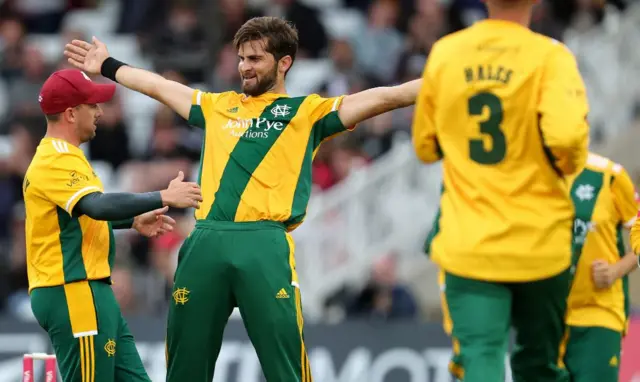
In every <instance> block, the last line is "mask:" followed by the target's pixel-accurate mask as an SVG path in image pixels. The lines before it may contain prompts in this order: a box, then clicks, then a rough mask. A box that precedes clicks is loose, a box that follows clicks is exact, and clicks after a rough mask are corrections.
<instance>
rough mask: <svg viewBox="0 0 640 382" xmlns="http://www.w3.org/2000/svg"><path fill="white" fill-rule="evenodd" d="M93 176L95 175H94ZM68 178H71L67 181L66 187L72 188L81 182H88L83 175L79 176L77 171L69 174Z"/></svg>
mask: <svg viewBox="0 0 640 382" xmlns="http://www.w3.org/2000/svg"><path fill="white" fill-rule="evenodd" d="M94 175H95V173H94ZM69 176H70V177H71V179H70V180H69V182H68V183H67V186H68V187H74V186H77V185H78V184H80V183H81V182H88V181H89V177H88V176H86V175H84V174H79V173H78V172H77V171H75V170H74V171H71V172H70V173H69Z"/></svg>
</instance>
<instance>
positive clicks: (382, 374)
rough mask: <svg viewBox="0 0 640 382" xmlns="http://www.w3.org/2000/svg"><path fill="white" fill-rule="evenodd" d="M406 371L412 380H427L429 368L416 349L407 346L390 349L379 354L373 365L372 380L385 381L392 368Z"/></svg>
mask: <svg viewBox="0 0 640 382" xmlns="http://www.w3.org/2000/svg"><path fill="white" fill-rule="evenodd" d="M394 369H395V370H403V371H406V372H407V373H408V374H409V376H410V378H409V380H410V381H426V380H427V368H426V365H425V361H424V359H423V358H422V357H421V356H420V354H418V353H417V352H416V351H415V350H411V349H406V348H404V349H403V348H397V349H390V350H388V351H386V352H384V353H382V354H380V356H378V358H377V359H376V362H375V363H374V364H373V365H371V375H370V378H369V381H371V382H385V381H386V376H387V374H389V372H391V371H392V370H394Z"/></svg>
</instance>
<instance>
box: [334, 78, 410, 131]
mask: <svg viewBox="0 0 640 382" xmlns="http://www.w3.org/2000/svg"><path fill="white" fill-rule="evenodd" d="M421 84H422V79H417V80H413V81H409V82H405V83H403V84H401V85H397V86H382V87H377V88H373V89H367V90H363V91H361V92H359V93H355V94H350V95H348V96H346V97H344V100H343V101H342V105H341V106H340V109H338V116H339V117H340V121H342V124H343V125H344V126H355V125H356V124H358V123H360V122H362V121H364V120H366V119H369V118H372V117H375V116H376V115H380V114H383V113H386V112H388V111H391V110H395V109H400V108H403V107H407V106H411V105H413V104H414V103H415V102H416V97H417V96H418V91H419V90H420V85H421Z"/></svg>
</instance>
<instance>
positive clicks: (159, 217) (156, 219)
mask: <svg viewBox="0 0 640 382" xmlns="http://www.w3.org/2000/svg"><path fill="white" fill-rule="evenodd" d="M168 210H169V207H168V206H166V207H164V208H159V209H157V210H154V211H149V212H147V213H144V214H142V215H138V216H136V217H135V219H133V226H132V228H133V229H135V230H136V231H138V232H139V233H140V234H141V235H143V236H146V237H156V236H160V235H162V234H165V233H167V232H171V231H173V227H175V225H176V221H175V220H173V219H172V218H171V217H169V216H167V215H165V213H166V212H167V211H168Z"/></svg>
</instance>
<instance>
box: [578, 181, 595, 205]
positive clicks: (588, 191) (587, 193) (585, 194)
mask: <svg viewBox="0 0 640 382" xmlns="http://www.w3.org/2000/svg"><path fill="white" fill-rule="evenodd" d="M595 190H596V189H595V187H593V186H592V185H590V184H581V185H579V186H578V187H577V188H576V191H575V195H576V197H577V198H578V199H580V201H581V202H584V201H588V200H591V199H593V197H594V196H595Z"/></svg>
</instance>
